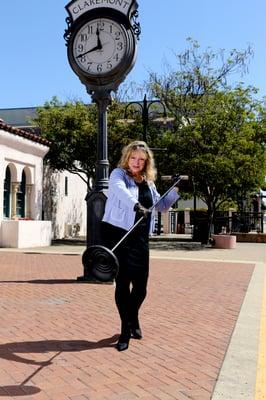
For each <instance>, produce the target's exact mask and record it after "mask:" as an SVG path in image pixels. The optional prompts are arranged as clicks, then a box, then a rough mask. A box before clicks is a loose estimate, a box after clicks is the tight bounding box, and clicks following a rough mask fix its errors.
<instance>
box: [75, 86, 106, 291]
mask: <svg viewBox="0 0 266 400" xmlns="http://www.w3.org/2000/svg"><path fill="white" fill-rule="evenodd" d="M92 99H93V101H94V102H95V103H96V104H97V106H98V137H97V160H98V161H97V165H96V181H95V187H94V189H93V190H92V191H91V192H88V194H87V196H86V202H87V247H90V246H93V245H96V244H101V230H100V225H101V224H100V223H101V220H102V217H103V214H104V208H105V201H106V198H107V189H108V177H109V162H108V143H107V140H108V138H107V108H108V105H109V104H110V103H111V95H110V91H108V90H107V91H105V90H97V91H95V92H93V93H92ZM78 280H79V281H86V282H92V283H94V282H95V279H94V278H93V277H92V276H91V274H90V272H89V271H88V270H86V267H85V266H84V275H83V276H80V277H78ZM110 283H112V282H110Z"/></svg>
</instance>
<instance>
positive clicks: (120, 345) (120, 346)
mask: <svg viewBox="0 0 266 400" xmlns="http://www.w3.org/2000/svg"><path fill="white" fill-rule="evenodd" d="M128 345H129V340H128V341H127V342H120V340H119V341H118V342H117V344H116V348H117V350H118V351H124V350H127V349H128Z"/></svg>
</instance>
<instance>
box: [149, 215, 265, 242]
mask: <svg viewBox="0 0 266 400" xmlns="http://www.w3.org/2000/svg"><path fill="white" fill-rule="evenodd" d="M156 222H157V221H156ZM263 222H264V213H263V212H228V211H218V212H216V213H215V215H214V219H213V226H212V228H211V233H214V234H219V233H222V232H224V233H232V232H234V233H237V232H242V233H248V232H258V233H263V231H264V229H263ZM265 222H266V221H265ZM208 229H209V228H208V217H207V213H206V212H204V211H196V212H193V211H190V223H189V226H187V224H186V225H185V223H184V211H178V210H171V211H169V232H168V233H185V231H186V232H188V231H190V232H191V234H193V232H194V233H195V231H198V234H199V235H200V236H201V235H202V234H203V235H204V236H205V235H206V234H208ZM163 232H164V233H165V229H164V227H163V226H162V225H161V221H160V218H159V220H158V223H157V224H156V233H157V234H160V233H163Z"/></svg>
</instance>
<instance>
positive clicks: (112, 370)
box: [0, 252, 254, 400]
mask: <svg viewBox="0 0 266 400" xmlns="http://www.w3.org/2000/svg"><path fill="white" fill-rule="evenodd" d="M253 269H254V265H253V264H252V263H250V264H247V263H245V264H244V263H243V264H241V263H230V262H223V263H220V262H213V261H191V260H158V259H152V260H151V273H150V281H149V287H148V296H147V299H146V301H145V303H144V305H143V308H142V313H141V322H142V329H143V333H144V338H143V339H142V340H141V341H139V340H133V339H132V340H131V342H130V347H129V349H128V350H127V351H125V352H122V353H119V352H117V351H116V349H115V348H114V344H115V342H116V340H117V337H118V334H119V318H118V314H117V312H116V308H115V304H114V300H113V296H114V286H113V285H91V284H86V283H78V282H77V281H76V277H77V276H79V275H81V274H82V272H83V267H82V264H81V259H80V256H78V255H60V254H58V255H57V254H24V253H16V252H10V253H9V252H3V253H0V293H1V295H0V315H1V323H0V371H1V374H0V397H1V398H6V399H9V398H15V397H21V396H22V398H23V399H36V400H61V399H67V400H68V399H69V400H86V399H89V400H107V399H108V400H134V399H142V400H151V399H155V400H156V399H160V400H173V399H177V400H188V399H192V400H209V399H211V395H212V391H213V389H214V385H215V382H216V380H217V377H218V374H219V371H220V368H221V366H222V362H223V359H224V357H225V352H226V349H227V347H228V344H229V342H230V338H231V335H232V332H233V329H234V326H235V323H236V319H237V317H238V314H239V311H240V308H241V304H242V302H243V299H244V296H245V293H246V290H247V286H248V284H249V281H250V278H251V275H252V272H253Z"/></svg>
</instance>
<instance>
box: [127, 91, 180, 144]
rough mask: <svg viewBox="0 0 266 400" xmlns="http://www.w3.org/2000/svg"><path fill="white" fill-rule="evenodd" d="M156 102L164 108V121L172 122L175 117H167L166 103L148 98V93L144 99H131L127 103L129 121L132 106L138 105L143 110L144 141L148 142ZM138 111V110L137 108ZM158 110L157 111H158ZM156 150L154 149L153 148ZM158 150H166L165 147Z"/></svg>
mask: <svg viewBox="0 0 266 400" xmlns="http://www.w3.org/2000/svg"><path fill="white" fill-rule="evenodd" d="M154 104H159V105H160V106H161V107H162V108H163V112H162V114H163V122H164V123H166V122H170V121H172V120H173V119H172V118H167V112H166V107H165V104H164V103H163V102H162V101H161V100H150V101H148V100H147V96H146V94H145V95H144V98H143V100H142V101H130V102H129V103H127V105H126V107H125V112H124V120H125V121H127V120H128V118H127V117H128V114H129V108H132V106H137V108H138V109H139V110H138V111H140V112H141V119H142V127H143V133H142V135H143V136H142V137H143V140H144V142H147V133H148V126H149V117H150V114H151V107H152V106H153V105H154ZM135 111H136V110H135ZM157 112H158V111H156V113H157ZM153 120H154V121H155V120H156V121H158V120H159V118H154V119H153ZM153 150H154V149H153ZM157 150H164V149H157Z"/></svg>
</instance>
